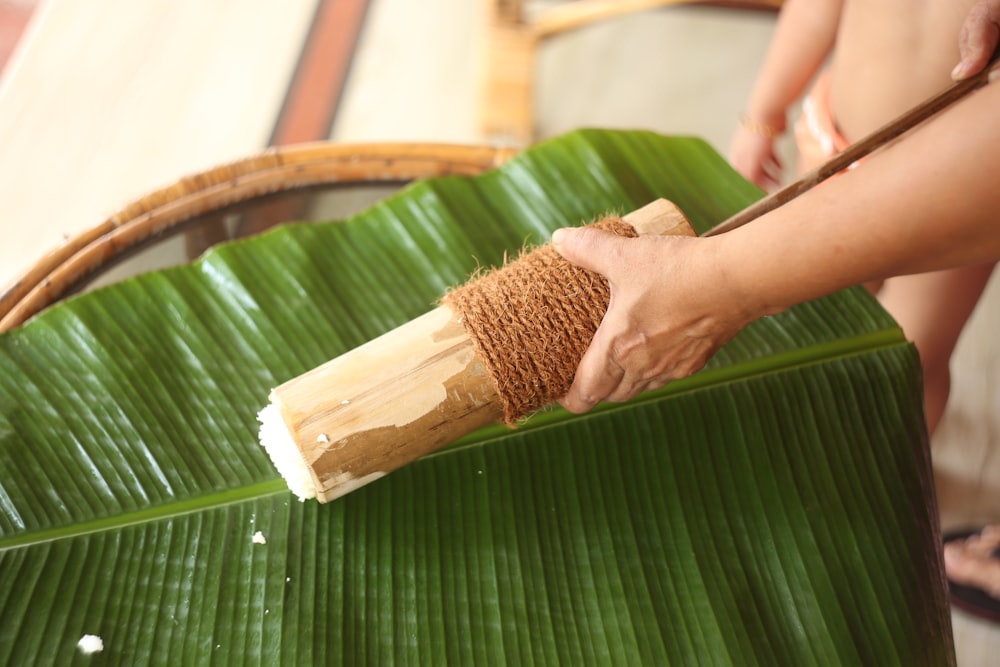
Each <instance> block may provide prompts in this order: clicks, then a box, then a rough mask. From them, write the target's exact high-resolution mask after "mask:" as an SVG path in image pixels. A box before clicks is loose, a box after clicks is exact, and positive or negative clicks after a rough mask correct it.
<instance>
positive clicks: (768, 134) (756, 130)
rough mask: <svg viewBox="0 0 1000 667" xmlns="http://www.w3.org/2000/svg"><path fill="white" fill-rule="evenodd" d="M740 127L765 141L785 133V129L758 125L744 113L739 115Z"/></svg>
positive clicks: (764, 124) (763, 124)
mask: <svg viewBox="0 0 1000 667" xmlns="http://www.w3.org/2000/svg"><path fill="white" fill-rule="evenodd" d="M740 127H742V128H743V129H744V130H746V131H747V132H750V133H751V134H756V135H757V136H758V137H764V138H765V139H774V138H775V137H777V136H780V135H781V133H782V132H784V131H785V128H777V127H771V126H770V125H767V124H766V123H759V122H757V121H755V120H754V119H753V118H751V117H750V116H748V115H746V114H745V113H744V114H740Z"/></svg>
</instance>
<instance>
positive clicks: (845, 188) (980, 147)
mask: <svg viewBox="0 0 1000 667" xmlns="http://www.w3.org/2000/svg"><path fill="white" fill-rule="evenodd" d="M997 109H1000V85H996V84H993V85H990V86H987V87H986V88H984V89H983V90H981V91H979V92H977V93H975V94H973V95H972V96H970V97H969V98H968V99H966V100H963V101H962V102H960V103H956V104H955V105H954V106H953V107H952V108H950V109H948V110H946V111H944V112H942V113H941V114H940V115H939V116H938V117H936V118H935V119H933V120H931V121H930V122H928V123H927V124H926V125H925V126H923V127H921V128H919V129H917V130H916V131H914V132H913V133H912V134H911V135H910V136H908V137H906V138H904V139H903V140H902V141H899V142H898V143H897V144H895V145H893V146H891V147H889V148H887V149H885V150H884V151H882V152H880V153H878V154H876V155H873V156H872V157H871V158H869V160H868V161H867V162H865V163H864V164H863V165H861V166H860V167H858V168H857V169H854V170H852V171H849V172H847V173H846V174H843V175H840V176H837V177H835V178H833V179H831V180H830V181H828V182H826V183H824V184H822V185H820V186H818V187H816V188H815V189H813V190H811V191H809V192H808V193H805V194H803V195H801V196H800V197H799V198H797V199H795V200H793V201H792V202H789V203H788V204H786V205H784V206H782V207H781V208H779V209H776V210H775V211H772V212H771V213H769V214H767V215H765V216H763V217H761V218H759V219H757V220H756V221H754V222H752V223H750V224H748V225H746V226H745V227H742V228H740V229H737V230H734V231H732V232H729V233H727V234H723V235H720V236H718V237H716V238H717V239H719V241H720V243H719V245H718V247H717V248H716V251H717V256H718V258H719V266H720V267H721V269H720V270H722V271H724V272H725V273H726V274H727V276H726V279H727V281H730V284H732V285H733V286H734V288H735V289H739V290H742V291H743V292H744V294H745V296H746V298H747V299H750V300H752V301H753V302H755V307H754V311H755V312H757V313H758V314H761V315H763V314H767V313H771V312H777V311H780V310H783V309H784V308H787V307H789V306H791V305H794V304H796V303H799V302H802V301H806V300H808V299H812V298H816V297H819V296H822V295H825V294H828V293H830V292H833V291H836V290H838V289H842V288H844V287H848V286H852V285H857V284H861V283H864V282H867V281H871V280H878V279H883V278H887V277H890V276H893V275H904V274H909V273H920V272H925V271H932V270H937V269H943V268H950V267H956V266H962V265H969V264H975V263H980V262H984V261H990V260H996V259H998V258H1000V226H998V223H997V220H998V218H1000V188H998V187H997V183H998V182H1000V149H995V148H993V147H998V146H1000V123H997V122H996V121H995V120H994V117H995V114H996V110H997ZM984 147H987V148H985V149H984Z"/></svg>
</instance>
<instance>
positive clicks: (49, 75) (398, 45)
mask: <svg viewBox="0 0 1000 667" xmlns="http://www.w3.org/2000/svg"><path fill="white" fill-rule="evenodd" d="M17 4H21V3H17ZM85 4H86V8H85V9H84V8H83V6H84V5H83V4H81V3H78V2H74V1H73V0H40V2H39V10H38V11H39V12H40V13H41V12H51V14H48V15H46V26H45V28H46V29H45V31H43V32H44V34H41V35H35V37H36V39H35V41H34V42H33V43H32V47H33V49H34V51H35V52H33V53H32V54H31V56H32V57H31V62H26V63H22V65H23V67H22V68H21V71H19V72H17V73H16V76H12V77H11V78H12V80H10V81H3V80H2V79H0V143H4V145H5V151H4V152H3V153H2V154H0V200H2V201H4V202H5V207H6V214H7V215H6V218H5V221H4V222H3V223H0V224H3V225H4V229H3V233H4V238H5V243H4V244H2V247H0V271H2V274H0V283H5V282H7V281H8V280H9V278H10V277H12V276H13V275H15V274H16V272H17V271H16V270H17V269H19V268H20V267H22V266H23V265H24V264H25V263H27V262H29V261H30V260H31V258H36V257H39V256H40V255H41V253H42V252H44V251H46V250H48V249H49V248H50V247H51V246H52V244H53V243H54V242H56V241H57V240H58V239H59V238H60V236H62V235H64V234H73V233H76V232H77V231H79V230H80V229H81V228H85V227H87V226H90V225H94V224H96V223H97V222H99V221H100V220H101V219H102V218H103V216H105V215H107V214H108V213H110V212H112V211H113V210H115V209H116V208H117V207H119V206H121V205H122V204H123V203H125V202H126V201H128V200H130V199H133V198H136V197H138V196H140V195H142V194H145V193H146V192H148V191H149V190H151V189H153V188H156V187H159V186H162V185H165V184H167V183H169V182H172V181H173V180H176V179H177V178H180V177H181V176H183V175H186V174H189V173H193V172H195V171H197V170H201V169H205V168H207V167H211V166H214V165H216V164H218V163H221V162H225V161H228V160H232V159H236V158H241V157H244V156H247V155H250V154H252V153H254V152H256V151H257V150H259V149H260V148H261V147H263V146H264V145H265V144H266V143H267V141H268V137H269V136H271V133H272V131H273V129H274V119H275V118H276V117H277V114H278V110H279V109H280V107H281V102H282V97H283V92H284V89H285V88H286V87H287V83H288V80H289V77H290V74H291V72H292V71H294V64H295V61H296V57H297V53H298V51H297V49H298V46H300V45H301V42H302V40H303V39H304V38H305V35H306V33H307V30H308V26H309V22H310V20H311V18H312V13H313V11H314V8H315V7H316V0H308V1H307V0H303V1H302V2H296V3H283V2H279V1H278V0H272V1H270V2H261V3H259V6H258V7H257V9H256V10H255V12H247V11H246V9H245V6H244V4H243V3H242V0H215V1H213V2H212V3H204V2H202V0H148V1H147V2H144V3H125V4H117V0H89V2H88V3H85ZM3 6H4V3H3V2H2V1H0V9H2V8H3ZM209 8H210V9H209ZM54 10H58V12H55V11H54ZM56 13H58V16H56V15H55V14H56ZM109 17H116V20H115V21H111V20H110V19H109ZM485 18H486V8H485V3H484V2H482V1H479V0H477V1H473V0H427V1H425V2H412V0H371V2H370V4H369V7H368V11H367V15H366V17H365V22H364V28H363V32H362V35H361V42H360V47H359V50H358V52H357V54H356V57H355V60H354V62H353V66H352V68H351V71H350V75H349V78H348V80H347V84H346V86H345V88H344V91H343V97H342V100H341V105H340V108H339V111H338V115H337V118H336V121H335V122H334V124H333V128H332V131H331V138H333V139H335V140H338V141H345V142H346V141H445V142H458V143H476V142H481V141H483V137H482V136H481V134H480V132H479V123H478V118H479V116H478V113H479V108H478V106H477V105H478V104H479V100H480V99H481V95H480V94H481V89H480V75H481V64H482V52H481V50H480V49H481V45H482V43H483V39H484V30H485ZM772 27H773V15H770V14H766V13H763V14H762V13H755V12H746V11H739V10H722V9H712V8H690V7H688V8H672V9H663V10H656V11H648V12H644V13H642V14H637V15H632V16H627V17H623V18H619V19H615V20H613V21H608V22H606V23H602V24H598V25H594V26H591V27H588V28H585V29H581V30H579V31H576V32H573V33H568V34H565V35H561V36H559V37H556V38H553V39H552V40H550V41H548V42H546V43H545V44H544V45H543V47H542V49H541V52H540V58H539V61H538V83H537V86H536V108H535V111H536V116H537V131H538V136H539V138H542V137H546V136H552V135H555V134H559V133H562V132H564V131H567V130H570V129H572V128H575V127H579V126H582V125H589V126H604V127H639V128H647V129H654V130H657V131H660V132H664V133H669V134H695V135H698V136H702V137H704V138H706V139H707V140H708V141H709V142H710V143H712V144H713V145H714V146H715V147H716V148H717V149H718V150H720V151H722V152H724V151H725V149H726V147H727V144H728V141H729V136H730V133H731V132H732V130H733V127H734V125H735V119H736V118H737V115H738V113H739V111H740V110H741V107H742V104H743V100H744V99H745V98H746V95H747V92H748V90H749V87H750V85H751V82H752V78H753V76H754V73H755V71H756V68H757V65H758V63H759V61H760V58H761V57H762V55H763V52H764V49H765V48H766V45H767V41H768V39H769V37H770V33H771V29H772ZM30 32H31V30H30V29H29V33H30ZM95 34H101V36H102V41H103V44H97V45H92V47H91V48H90V49H89V50H81V51H79V52H78V53H74V54H71V60H67V56H66V55H65V54H63V55H62V56H61V57H57V56H58V55H59V54H57V53H56V51H55V49H56V48H57V47H55V46H48V47H46V46H45V45H46V44H52V45H57V44H58V45H64V44H66V43H67V36H69V37H72V38H73V39H75V40H78V41H75V42H70V43H71V44H79V45H84V44H87V43H88V42H87V39H88V38H89V37H90V36H92V35H95ZM150 35H153V36H155V39H154V38H152V37H150ZM0 48H2V45H0ZM81 49H82V46H81ZM138 50H142V51H143V53H144V55H145V58H144V59H142V60H130V59H126V58H123V57H122V53H135V52H138ZM70 61H73V62H74V64H76V65H78V66H79V67H81V68H86V67H90V68H92V69H90V70H86V71H89V73H90V75H89V78H88V79H87V80H86V81H85V82H80V81H78V79H79V78H80V77H79V76H72V75H70V74H69V73H67V72H66V71H64V70H65V68H66V67H68V65H67V64H66V63H67V62H70ZM15 78H16V79H17V80H13V79H15ZM38 82H43V83H38ZM84 83H85V84H86V85H84ZM77 84H79V85H77ZM109 101H113V102H114V104H112V105H111V106H110V107H109ZM785 150H786V152H787V146H786V147H785ZM5 183H6V184H8V185H7V186H5V185H4V184H5ZM12 183H17V187H16V188H15V187H13V186H12V185H11V184H12ZM5 188H6V189H5ZM54 193H57V194H58V196H54ZM998 292H1000V288H998V287H996V280H995V281H994V284H993V286H992V287H991V290H990V292H989V294H988V295H987V297H986V298H985V299H984V302H983V305H982V306H981V307H980V309H979V311H978V312H977V314H976V316H975V319H974V322H973V324H972V326H971V327H970V328H969V330H968V331H967V333H966V335H965V336H964V337H963V339H962V341H961V344H960V350H959V353H958V357H957V359H956V360H955V364H954V371H955V383H954V385H955V386H954V390H953V397H954V398H953V405H952V408H951V409H950V410H949V413H948V415H947V417H946V419H945V422H944V424H943V425H942V428H941V429H940V431H939V433H938V437H937V438H936V439H935V442H934V445H933V447H934V456H935V465H936V468H937V472H938V475H939V480H938V488H939V497H940V504H941V509H942V516H943V520H944V523H945V525H946V526H947V525H957V524H959V523H963V522H965V521H970V520H986V519H997V518H1000V457H997V456H995V455H994V449H995V443H997V442H1000V405H998V402H1000V388H998V387H997V386H996V385H997V381H998V380H1000V358H998V356H997V354H996V350H995V347H996V344H995V342H994V339H995V338H996V336H995V332H996V331H997V329H998V326H1000V307H998V306H1000V293H998ZM955 632H956V637H957V639H958V645H959V646H958V651H959V664H960V665H968V666H973V667H975V666H977V665H988V664H992V662H991V660H990V658H991V657H993V656H995V655H997V654H1000V631H998V630H997V629H996V628H995V627H993V626H990V625H987V624H984V623H980V622H978V621H976V620H974V619H970V618H968V617H966V616H963V615H960V614H956V615H955Z"/></svg>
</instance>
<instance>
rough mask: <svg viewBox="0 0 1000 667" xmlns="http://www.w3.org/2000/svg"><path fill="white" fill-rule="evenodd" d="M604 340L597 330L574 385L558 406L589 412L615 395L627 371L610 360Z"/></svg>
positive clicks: (574, 379)
mask: <svg viewBox="0 0 1000 667" xmlns="http://www.w3.org/2000/svg"><path fill="white" fill-rule="evenodd" d="M603 339H604V337H603V336H602V335H601V329H598V330H597V334H595V336H594V340H593V341H592V342H591V344H590V347H589V348H587V351H586V353H584V355H583V359H581V360H580V364H579V365H578V366H577V369H576V376H575V377H574V378H573V384H572V385H571V386H570V388H569V391H568V392H567V393H566V395H565V396H564V397H563V398H561V399H560V400H559V404H560V405H562V406H563V407H564V408H566V409H567V410H569V411H570V412H576V413H582V412H587V411H589V410H590V409H592V408H593V407H594V406H595V405H597V404H598V403H600V402H601V401H602V400H604V398H605V397H606V396H608V395H609V394H611V393H612V392H614V391H615V390H616V389H617V388H618V385H619V384H621V381H622V378H623V377H624V376H625V370H624V369H623V368H622V367H621V366H619V365H618V364H616V363H615V362H614V361H613V360H612V359H611V356H610V354H609V353H608V350H607V349H606V346H605V345H604V340H603Z"/></svg>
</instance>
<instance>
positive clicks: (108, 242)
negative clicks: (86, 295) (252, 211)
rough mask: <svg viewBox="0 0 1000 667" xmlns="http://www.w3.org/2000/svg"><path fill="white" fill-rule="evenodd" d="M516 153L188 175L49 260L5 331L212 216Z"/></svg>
mask: <svg viewBox="0 0 1000 667" xmlns="http://www.w3.org/2000/svg"><path fill="white" fill-rule="evenodd" d="M517 152H518V150H517V149H516V148H512V147H503V146H496V145H490V144H459V143H435V142H371V143H339V142H332V141H318V142H308V143H301V144H292V145H287V146H277V147H272V148H268V149H266V150H264V151H262V152H260V153H257V154H254V155H251V156H249V157H246V158H243V159H239V160H236V161H233V162H229V163H226V164H223V165H220V166H216V167H213V168H210V169H206V170H204V171H201V172H197V173H194V174H191V175H188V176H185V177H183V178H181V179H180V180H178V181H176V182H175V183H173V184H171V185H168V186H166V187H163V188H160V189H158V190H155V191H154V192H151V193H149V194H147V195H145V196H142V197H139V198H138V199H135V200H133V201H131V202H130V203H128V204H126V205H125V206H124V207H123V208H121V209H120V210H118V211H117V212H116V213H114V214H112V215H111V216H109V217H108V218H107V219H105V220H104V221H103V222H101V223H99V224H97V225H95V226H94V227H91V228H89V229H87V230H85V231H84V232H82V233H80V234H78V235H76V236H74V237H71V238H69V239H67V240H66V241H65V242H63V243H62V244H60V245H59V246H58V247H56V248H54V249H52V250H50V251H49V252H47V253H45V254H44V255H43V256H42V257H41V258H40V259H39V260H38V261H37V262H35V263H34V264H33V265H32V266H31V267H30V268H28V269H27V270H26V271H25V272H24V273H22V274H21V275H20V276H19V277H18V278H16V279H15V280H14V282H12V283H11V284H10V285H9V286H8V287H7V288H5V289H4V292H3V294H0V332H5V331H9V330H11V329H13V328H15V327H17V326H20V325H21V324H23V323H24V322H26V321H27V320H28V319H29V318H31V317H32V316H33V315H35V314H37V313H39V312H41V311H42V310H44V309H45V308H46V307H48V306H49V305H51V304H52V303H54V302H55V301H57V300H59V298H61V297H62V296H64V295H65V294H67V293H68V292H70V291H71V290H72V289H73V288H74V286H76V285H78V284H79V283H80V282H81V281H83V280H85V279H86V278H88V277H90V276H92V275H93V274H94V273H96V272H97V271H98V270H100V269H101V267H102V266H104V265H105V264H107V263H108V262H109V261H110V260H112V259H114V258H116V257H119V256H121V255H122V254H124V253H125V252H127V251H129V250H130V249H132V248H134V247H136V246H138V245H139V244H141V243H144V242H146V241H148V240H150V239H153V238H157V237H160V236H165V235H168V234H169V233H171V232H174V231H176V230H177V228H179V227H180V226H182V225H184V224H185V223H187V222H190V221H192V220H194V219H196V218H199V217H201V216H204V215H206V214H209V213H214V212H218V211H222V210H225V209H228V208H232V207H234V206H236V205H238V204H242V203H246V202H249V201H251V200H253V199H256V198H259V197H263V196H266V195H273V194H277V193H281V192H290V191H294V190H302V189H307V188H315V187H321V186H331V185H350V184H377V183H380V182H383V183H390V182H408V181H414V180H419V179H423V178H432V177H436V176H445V175H468V176H472V175H476V174H480V173H482V172H484V171H487V170H489V169H492V168H494V167H497V166H499V165H501V164H503V163H504V162H506V161H507V160H508V159H510V158H511V157H513V156H514V155H515V154H516V153H517Z"/></svg>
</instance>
